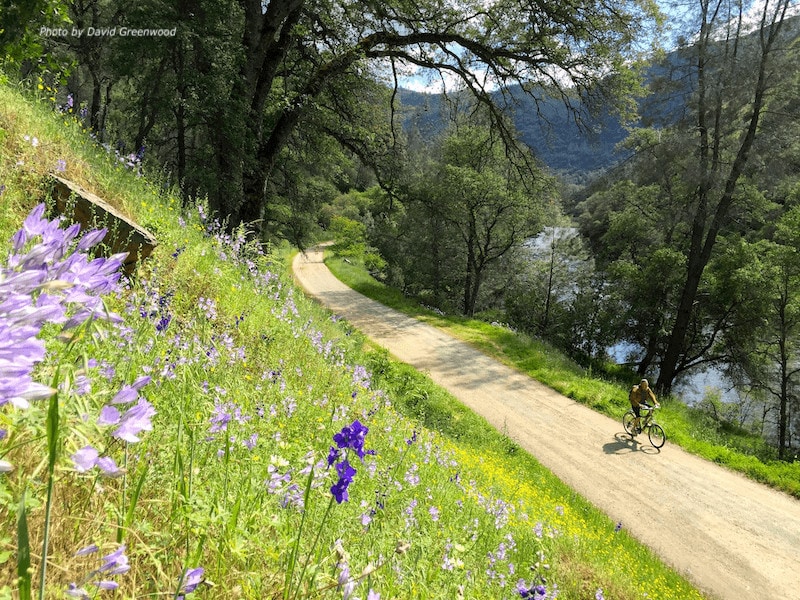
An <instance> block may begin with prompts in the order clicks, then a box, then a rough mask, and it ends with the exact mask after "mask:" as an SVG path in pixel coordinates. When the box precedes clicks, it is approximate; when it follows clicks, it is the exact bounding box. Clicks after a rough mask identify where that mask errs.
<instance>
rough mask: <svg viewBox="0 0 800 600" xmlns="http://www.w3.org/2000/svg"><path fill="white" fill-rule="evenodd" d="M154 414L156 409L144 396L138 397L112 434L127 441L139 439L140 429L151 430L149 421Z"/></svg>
mask: <svg viewBox="0 0 800 600" xmlns="http://www.w3.org/2000/svg"><path fill="white" fill-rule="evenodd" d="M155 414H156V409H155V408H153V405H152V404H150V403H149V402H148V401H147V400H145V399H144V398H140V399H139V402H138V403H137V404H136V406H133V407H131V408H130V409H128V412H126V413H125V414H124V415H123V416H122V419H120V424H119V427H117V429H115V430H114V432H113V433H112V435H113V436H114V437H115V438H118V439H121V440H124V441H126V442H129V443H135V442H138V441H139V439H140V438H139V437H138V436H139V434H140V433H141V432H142V431H152V430H153V424H152V423H151V422H150V417H152V416H153V415H155Z"/></svg>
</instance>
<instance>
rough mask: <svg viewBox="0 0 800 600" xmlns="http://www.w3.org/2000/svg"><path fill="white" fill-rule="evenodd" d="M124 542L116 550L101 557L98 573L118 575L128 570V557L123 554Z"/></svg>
mask: <svg viewBox="0 0 800 600" xmlns="http://www.w3.org/2000/svg"><path fill="white" fill-rule="evenodd" d="M125 547H126V546H125V544H122V545H121V546H120V547H119V548H117V550H116V551H114V552H112V553H111V554H108V555H106V556H104V557H103V566H101V567H100V568H99V569H98V570H97V572H98V573H108V574H109V575H119V574H121V573H126V572H128V571H129V570H130V568H131V567H130V565H129V564H128V557H127V556H125Z"/></svg>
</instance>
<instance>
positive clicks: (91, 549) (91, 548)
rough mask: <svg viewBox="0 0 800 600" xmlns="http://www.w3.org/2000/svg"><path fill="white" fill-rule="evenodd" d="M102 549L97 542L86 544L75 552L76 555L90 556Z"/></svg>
mask: <svg viewBox="0 0 800 600" xmlns="http://www.w3.org/2000/svg"><path fill="white" fill-rule="evenodd" d="M98 550H100V548H99V547H98V546H97V544H89V545H88V546H84V547H83V548H81V549H80V550H78V551H77V552H76V553H75V556H88V555H89V554H94V553H95V552H97V551H98Z"/></svg>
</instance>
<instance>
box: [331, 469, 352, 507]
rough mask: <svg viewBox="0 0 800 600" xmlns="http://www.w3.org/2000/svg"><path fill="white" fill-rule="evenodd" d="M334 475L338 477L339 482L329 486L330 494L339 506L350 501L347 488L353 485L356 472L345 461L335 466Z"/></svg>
mask: <svg viewBox="0 0 800 600" xmlns="http://www.w3.org/2000/svg"><path fill="white" fill-rule="evenodd" d="M336 473H337V474H338V475H339V480H338V481H337V482H336V483H334V484H333V485H332V486H331V494H333V497H334V498H335V499H336V502H337V503H338V504H341V503H342V502H347V501H348V500H349V499H350V496H349V494H348V493H347V488H348V487H349V486H350V484H351V483H353V477H355V474H356V470H355V469H354V468H353V467H352V466H350V463H349V462H347V459H345V460H343V461H342V462H340V463H338V464H337V465H336Z"/></svg>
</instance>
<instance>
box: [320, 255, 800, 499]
mask: <svg viewBox="0 0 800 600" xmlns="http://www.w3.org/2000/svg"><path fill="white" fill-rule="evenodd" d="M325 262H326V264H327V265H328V267H329V268H330V269H331V271H332V272H333V273H334V274H335V275H336V276H337V277H338V278H339V279H341V280H342V281H343V282H344V283H346V284H347V285H348V286H350V287H351V288H353V289H354V290H356V291H358V292H360V293H362V294H364V295H365V296H368V297H370V298H372V299H373V300H376V301H378V302H381V303H382V304H385V305H386V306H390V307H392V308H394V309H397V310H399V311H401V312H403V313H405V314H407V315H409V316H413V317H415V318H417V319H420V320H422V321H424V322H426V323H429V324H431V325H434V326H436V327H439V328H441V329H444V330H446V331H448V332H449V333H451V334H452V335H454V336H456V337H458V338H461V339H463V340H465V341H468V342H470V343H471V344H473V345H474V346H475V347H477V348H479V349H480V350H482V351H483V352H485V353H487V354H489V355H491V356H494V357H495V358H497V359H499V360H501V361H502V362H503V363H505V364H507V365H509V366H512V367H514V368H516V369H518V370H520V371H521V372H523V373H526V374H528V375H530V376H531V377H533V378H534V379H537V380H538V381H541V382H542V383H544V384H545V385H547V386H549V387H551V388H553V389H554V390H556V391H558V392H560V393H562V394H564V395H566V396H568V397H570V398H572V399H573V400H576V401H578V402H580V403H582V404H585V405H587V406H589V407H591V408H593V409H595V410H597V411H599V412H601V413H603V414H605V415H608V416H609V417H611V418H614V419H621V418H622V415H623V414H624V412H625V411H626V410H628V408H629V407H630V405H629V403H628V391H629V390H630V387H631V385H633V384H634V383H637V382H638V379H639V378H638V376H637V375H636V373H635V372H633V371H630V370H628V369H626V368H624V367H620V366H618V365H614V364H610V363H605V364H603V363H596V364H594V365H590V366H588V367H583V366H581V365H579V364H577V363H576V362H574V361H572V360H570V359H569V358H567V357H566V356H565V355H564V354H563V352H561V351H559V350H558V349H557V348H555V347H553V346H552V345H550V344H547V343H546V342H544V341H542V340H540V339H537V338H535V337H532V336H530V335H526V334H524V333H520V332H517V331H515V330H513V329H512V328H509V327H508V326H507V325H504V324H502V323H498V322H488V321H486V320H480V319H470V318H466V317H463V316H460V315H450V314H444V313H442V311H439V310H435V309H431V308H429V307H426V306H424V305H423V304H420V302H418V301H416V300H415V299H413V298H409V297H406V296H404V295H403V294H402V293H401V292H400V291H399V290H397V289H394V288H391V287H389V286H387V285H385V284H384V283H382V282H380V281H378V280H377V279H375V278H374V277H373V276H372V275H370V272H369V271H368V269H366V268H365V267H364V265H363V262H359V260H358V258H357V257H356V256H352V257H349V258H347V259H346V260H345V259H344V258H342V257H340V256H337V255H336V254H335V252H331V251H329V252H328V253H327V255H326V260H325ZM661 406H662V410H661V411H660V412H659V415H658V419H659V422H660V423H661V424H662V425H663V426H664V428H665V429H666V432H667V438H668V439H669V440H670V441H671V442H673V443H676V444H678V445H680V446H682V447H683V448H684V449H686V450H688V451H689V452H692V453H694V454H697V455H699V456H701V457H703V458H705V459H708V460H710V461H713V462H715V463H717V464H720V465H722V466H725V467H727V468H729V469H732V470H734V471H738V472H740V473H743V474H744V475H746V476H748V477H750V478H752V479H754V480H756V481H759V482H761V483H765V484H767V485H770V486H772V487H774V488H776V489H779V490H781V491H784V492H786V493H788V494H791V495H793V496H795V497H797V498H800V462H791V463H787V462H785V461H780V460H777V459H776V458H774V457H775V450H774V449H773V448H771V447H770V446H769V445H768V444H767V443H766V442H765V441H764V439H763V438H762V437H761V436H758V435H755V434H753V433H750V432H748V431H747V430H745V429H744V428H742V427H738V426H736V424H734V423H732V422H730V421H728V420H726V419H724V418H723V417H722V416H721V415H722V413H723V410H724V405H722V403H721V402H720V401H719V399H718V398H715V397H714V395H713V394H711V395H710V396H709V397H707V398H706V399H705V400H704V401H703V402H702V403H700V404H699V405H698V406H696V407H689V406H687V405H686V403H685V402H683V401H682V400H681V399H680V398H677V397H668V398H662V399H661Z"/></svg>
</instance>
